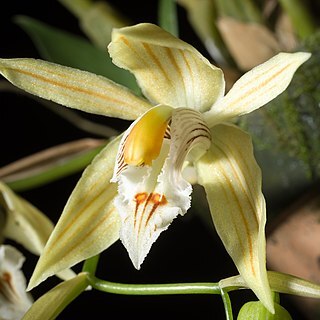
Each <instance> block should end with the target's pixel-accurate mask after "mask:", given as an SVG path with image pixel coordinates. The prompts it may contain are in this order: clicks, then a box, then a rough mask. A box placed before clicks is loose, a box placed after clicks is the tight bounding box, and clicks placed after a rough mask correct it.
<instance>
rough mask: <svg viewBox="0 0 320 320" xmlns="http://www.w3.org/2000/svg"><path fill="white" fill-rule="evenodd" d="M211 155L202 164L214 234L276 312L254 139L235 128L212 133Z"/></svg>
mask: <svg viewBox="0 0 320 320" xmlns="http://www.w3.org/2000/svg"><path fill="white" fill-rule="evenodd" d="M211 134H212V139H213V143H212V146H211V148H210V150H209V151H208V152H207V153H206V154H205V156H204V157H202V158H201V159H200V160H199V161H198V162H197V170H198V175H199V183H200V184H201V185H203V186H204V188H205V191H206V194H207V198H208V203H209V206H210V211H211V215H212V219H213V222H214V225H215V228H216V230H217V232H218V234H219V236H220V238H221V240H222V242H223V243H224V246H225V248H226V250H227V251H228V253H229V255H230V256H231V258H232V259H233V261H234V263H235V264H236V266H237V268H238V270H239V272H240V274H241V275H242V277H243V279H244V280H245V281H246V283H247V285H248V287H250V288H251V289H252V290H253V291H254V292H255V294H256V295H257V296H258V298H259V299H260V300H261V302H262V303H263V304H264V305H265V307H266V308H267V309H268V310H270V311H271V312H272V311H273V303H272V298H271V291H270V287H269V283H268V278H267V271H266V242H265V234H264V228H265V223H266V209H265V201H264V197H263V195H262V192H261V172H260V168H259V167H258V165H257V163H256V162H255V159H254V156H253V150H252V143H251V139H250V137H249V136H248V135H247V134H246V133H244V132H243V131H242V130H240V129H239V128H237V127H235V126H231V125H218V126H216V127H215V128H214V129H212V130H211Z"/></svg>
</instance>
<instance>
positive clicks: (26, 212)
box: [0, 182, 53, 255]
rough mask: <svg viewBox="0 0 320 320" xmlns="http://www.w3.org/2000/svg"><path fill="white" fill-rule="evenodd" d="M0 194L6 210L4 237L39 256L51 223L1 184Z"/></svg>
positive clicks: (48, 234) (49, 231)
mask: <svg viewBox="0 0 320 320" xmlns="http://www.w3.org/2000/svg"><path fill="white" fill-rule="evenodd" d="M0 194H1V197H0V203H1V205H2V206H3V207H4V208H5V210H6V224H5V228H4V231H3V232H4V236H5V237H6V238H9V239H11V240H14V241H16V242H18V243H19V244H21V245H23V246H24V247H25V248H26V249H28V250H29V251H30V252H32V253H34V254H36V255H40V254H41V252H42V250H43V248H44V246H45V244H46V242H47V240H48V238H49V236H50V234H51V232H52V230H53V223H52V222H51V221H50V220H49V218H48V217H47V216H45V215H44V214H43V213H42V212H40V211H39V210H38V209H37V208H36V207H34V206H33V205H32V204H30V203H29V202H27V201H26V200H24V199H22V198H21V197H19V196H18V195H16V194H15V193H14V192H13V191H12V190H11V189H10V188H9V187H8V186H6V185H5V184H4V183H1V182H0Z"/></svg>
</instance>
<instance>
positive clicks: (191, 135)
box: [0, 24, 310, 312]
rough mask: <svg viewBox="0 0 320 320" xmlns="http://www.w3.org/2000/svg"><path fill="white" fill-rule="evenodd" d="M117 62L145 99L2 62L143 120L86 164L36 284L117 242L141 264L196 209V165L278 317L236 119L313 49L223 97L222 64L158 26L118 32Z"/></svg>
mask: <svg viewBox="0 0 320 320" xmlns="http://www.w3.org/2000/svg"><path fill="white" fill-rule="evenodd" d="M108 48H109V53H110V55H111V57H112V59H113V62H114V63H115V64H116V65H117V66H119V67H120V68H124V69H126V70H129V71H130V72H132V73H133V74H134V75H135V77H136V79H137V81H138V84H139V85H140V87H141V89H142V93H143V95H144V97H145V98H146V99H147V100H146V99H145V98H141V97H138V96H136V95H134V94H133V93H132V92H130V91H129V90H127V89H126V88H124V87H122V86H120V85H118V84H115V83H114V82H112V81H110V80H108V79H106V78H103V77H101V76H97V75H94V74H91V73H88V72H85V71H80V70H76V69H71V68H68V67H64V66H60V65H56V64H52V63H48V62H45V61H41V60H34V59H2V60H0V72H1V73H2V74H3V75H4V76H5V77H6V78H7V79H8V80H9V81H11V82H12V83H13V84H15V85H16V86H18V87H20V88H22V89H23V90H25V91H28V92H30V93H32V94H35V95H38V96H40V97H43V98H46V99H51V100H53V101H55V102H57V103H60V104H62V105H65V106H67V107H71V108H77V109H80V110H82V111H87V112H92V113H96V114H102V115H105V116H111V117H119V118H123V119H132V120H134V119H135V121H134V122H133V123H132V124H131V125H130V127H129V128H128V129H127V130H126V131H125V132H124V134H123V135H121V136H119V137H117V138H115V139H113V140H112V141H111V142H110V143H109V144H108V145H107V146H106V147H105V148H104V149H103V150H102V151H101V153H100V154H99V155H98V156H96V158H95V159H94V160H93V162H92V164H91V165H90V166H88V167H87V169H86V170H85V171H84V173H83V175H82V178H81V179H80V180H79V182H78V184H77V186H76V188H75V189H74V191H73V193H72V195H71V196H70V198H69V201H68V203H67V204H66V206H65V209H64V211H63V213H62V216H61V218H60V220H59V222H58V223H57V225H56V227H55V230H54V231H53V233H52V235H51V237H50V239H49V241H48V243H47V245H46V248H45V250H44V252H43V254H42V255H41V257H40V259H39V261H38V264H37V266H36V269H35V271H34V273H33V276H32V278H31V280H30V283H29V289H31V288H32V287H34V286H36V285H37V284H39V283H40V282H41V281H43V280H45V279H46V278H47V277H49V276H51V275H53V274H55V273H56V272H58V271H60V270H62V269H65V268H67V267H70V266H72V265H74V264H76V263H78V262H80V261H82V260H84V259H86V258H88V257H91V256H93V255H95V254H98V253H99V252H101V251H103V250H105V249H106V248H108V247H109V246H110V245H111V244H112V243H114V242H115V241H116V240H117V239H118V238H119V237H120V239H121V240H122V242H123V244H124V246H125V247H126V249H127V251H128V253H129V256H130V258H131V260H132V262H133V264H134V266H135V267H136V268H137V269H139V268H140V265H141V263H142V262H143V260H144V258H145V256H146V255H147V254H148V252H149V250H150V248H151V246H152V244H153V243H154V241H155V240H156V239H157V238H158V237H159V235H160V233H161V232H162V231H164V230H166V229H167V228H168V226H169V225H170V223H171V222H172V220H173V219H174V218H176V217H177V216H179V215H181V216H182V215H184V214H185V213H186V212H187V210H188V209H189V207H190V196H191V192H192V186H191V184H190V183H189V182H188V180H187V177H186V176H185V175H184V169H185V168H186V167H187V166H192V167H193V168H194V169H195V170H196V173H197V183H199V184H201V185H203V186H204V188H205V191H206V194H207V199H208V203H209V206H210V211H211V215H212V218H213V222H214V224H215V227H216V230H217V232H218V234H219V236H220V238H221V239H222V241H223V243H224V246H225V248H226V250H227V251H228V253H229V254H230V256H231V257H232V259H233V261H234V262H235V265H236V266H237V268H238V270H239V272H240V274H241V276H242V277H243V279H244V280H245V281H246V283H247V285H248V287H250V288H251V289H252V290H253V291H254V292H255V294H256V295H257V296H258V298H259V299H260V300H261V302H262V303H263V304H264V305H265V306H266V307H267V308H268V309H269V310H270V311H271V312H272V311H273V310H274V309H273V302H272V298H271V290H270V287H269V283H268V279H267V271H266V248H265V234H264V228H265V223H266V208H265V201H264V197H263V194H262V192H261V173H260V169H259V167H258V165H257V163H256V161H255V159H254V156H253V150H252V149H253V148H252V143H251V139H250V137H249V136H248V134H247V133H245V132H243V131H242V130H241V129H240V128H238V127H236V126H235V125H233V124H230V123H228V121H230V120H232V119H233V118H235V117H237V116H241V115H243V114H246V113H249V112H252V111H254V110H256V109H258V108H260V107H261V106H263V105H265V104H266V103H268V102H269V101H270V100H272V99H274V98H275V97H276V96H278V95H279V94H280V93H281V92H283V91H284V90H285V89H286V87H287V86H288V84H289V83H290V81H291V79H292V77H293V74H294V72H295V71H296V69H297V68H298V67H299V66H300V65H301V64H302V63H303V62H305V61H306V60H307V59H308V58H309V57H310V54H309V53H303V52H299V53H293V54H289V53H280V54H278V55H277V56H275V57H273V58H272V59H270V60H268V61H267V62H265V63H263V64H261V65H259V66H257V67H255V68H254V69H252V70H251V71H249V72H247V73H246V74H245V75H243V76H242V77H241V78H240V79H239V80H238V81H237V82H236V83H235V85H234V86H233V88H232V89H231V90H230V91H229V92H228V93H227V94H226V95H224V91H225V88H224V79H223V74H222V71H221V70H220V69H219V68H217V67H215V66H213V65H212V64H211V63H210V62H209V61H208V60H207V59H206V58H205V57H203V56H202V55H201V54H200V53H199V52H198V51H197V50H196V49H195V48H193V47H192V46H191V45H189V44H187V43H185V42H184V41H182V40H180V39H178V38H175V37H174V36H173V35H171V34H170V33H167V32H165V31H164V30H162V29H161V28H159V27H157V26H155V25H152V24H138V25H135V26H131V27H125V28H121V29H115V30H114V31H113V33H112V41H111V43H110V45H109V47H108Z"/></svg>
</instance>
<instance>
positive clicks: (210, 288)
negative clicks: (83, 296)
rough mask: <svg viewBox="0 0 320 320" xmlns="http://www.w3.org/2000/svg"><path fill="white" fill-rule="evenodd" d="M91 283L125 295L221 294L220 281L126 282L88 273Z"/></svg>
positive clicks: (95, 286)
mask: <svg viewBox="0 0 320 320" xmlns="http://www.w3.org/2000/svg"><path fill="white" fill-rule="evenodd" d="M88 280H89V282H90V285H91V286H92V287H93V288H95V289H97V290H100V291H103V292H108V293H115V294H123V295H169V294H220V287H219V284H218V283H209V282H205V283H177V284H174V283H173V284H124V283H115V282H110V281H106V280H101V279H98V278H97V277H95V276H93V275H92V274H88Z"/></svg>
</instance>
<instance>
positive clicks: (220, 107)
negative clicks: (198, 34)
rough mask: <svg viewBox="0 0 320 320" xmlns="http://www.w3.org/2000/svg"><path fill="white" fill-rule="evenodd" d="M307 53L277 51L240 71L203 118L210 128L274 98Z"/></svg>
mask: <svg viewBox="0 0 320 320" xmlns="http://www.w3.org/2000/svg"><path fill="white" fill-rule="evenodd" d="M309 58H310V53H306V52H297V53H279V54H278V55H276V56H274V57H273V58H271V59H270V60H268V61H266V62H265V63H263V64H261V65H259V66H257V67H255V68H253V69H252V70H250V71H248V72H247V73H246V74H244V75H243V76H242V77H241V78H240V79H239V80H238V81H237V82H236V83H235V84H234V86H233V87H232V88H231V90H230V91H229V92H228V93H227V95H226V96H225V97H224V98H223V99H221V100H219V101H218V102H217V103H216V104H215V105H214V106H213V107H212V108H211V110H210V111H208V112H207V113H206V114H205V118H206V120H207V122H208V124H209V126H210V127H212V126H214V125H215V124H217V123H221V122H222V121H226V120H229V119H231V118H234V117H236V116H241V115H243V114H246V113H249V112H252V111H254V110H256V109H258V108H260V107H262V106H263V105H265V104H266V103H268V102H269V101H271V100H273V99H274V98H276V97H277V96H278V95H279V94H280V93H282V92H283V91H284V90H285V89H286V88H287V86H288V85H289V83H290V81H291V79H292V77H293V75H294V73H295V71H296V70H297V68H298V67H299V66H300V65H301V64H303V63H304V62H305V61H306V60H308V59H309Z"/></svg>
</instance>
